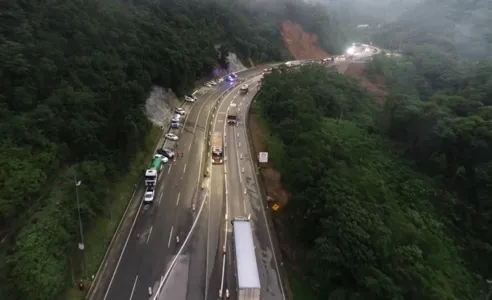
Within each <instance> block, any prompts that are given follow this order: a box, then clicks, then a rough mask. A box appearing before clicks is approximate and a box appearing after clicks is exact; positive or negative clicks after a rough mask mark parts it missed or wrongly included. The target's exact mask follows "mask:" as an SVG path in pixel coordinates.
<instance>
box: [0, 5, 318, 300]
mask: <svg viewBox="0 0 492 300" xmlns="http://www.w3.org/2000/svg"><path fill="white" fill-rule="evenodd" d="M125 2H127V1H125ZM133 2H134V4H133V5H130V4H125V3H120V2H118V1H112V0H102V1H96V0H84V1H82V0H68V1H60V0H53V1H20V0H13V1H2V2H1V3H0V11H1V15H2V22H1V24H0V65H1V68H0V69H1V72H0V80H1V82H2V84H1V85H0V116H1V118H0V130H1V135H0V136H1V143H0V165H1V166H2V168H1V172H0V190H1V197H0V232H1V233H2V236H1V238H2V239H3V241H2V243H1V245H0V281H1V282H2V284H0V299H29V300H44V299H46V300H53V299H55V298H56V297H57V295H58V294H59V293H60V292H62V291H63V290H64V289H65V287H66V286H67V284H68V283H69V282H71V280H70V278H71V276H70V268H69V266H70V265H72V266H74V265H77V264H78V261H77V260H75V261H72V260H71V258H72V256H71V255H70V254H73V253H76V252H77V251H76V248H77V242H78V237H77V230H78V224H77V210H76V202H75V191H74V186H73V185H74V177H75V175H77V179H79V180H82V181H83V184H82V185H81V186H80V188H79V194H80V202H81V211H82V220H83V223H84V227H85V228H86V229H87V228H90V227H91V226H90V225H91V224H92V223H93V222H94V220H95V219H96V218H97V217H98V216H104V215H108V214H112V213H113V212H111V211H108V210H109V208H110V207H111V206H110V203H109V199H108V195H110V193H111V192H112V191H111V188H112V187H113V186H114V184H117V181H118V180H119V179H120V178H122V177H124V175H125V174H126V173H127V172H129V169H130V162H131V161H132V160H133V159H134V157H135V155H136V153H137V151H140V150H142V149H141V148H142V147H143V144H144V142H145V141H146V137H147V136H148V134H149V131H150V130H151V124H150V123H149V122H148V121H147V119H146V117H145V116H144V114H143V104H144V101H145V98H146V96H147V94H148V92H149V90H150V87H151V85H152V84H157V85H160V86H164V87H169V88H172V89H173V90H174V91H175V92H176V93H177V94H178V95H182V94H183V93H185V92H186V91H187V90H189V89H190V88H192V87H193V84H194V82H195V80H196V79H197V78H200V77H202V76H204V75H208V74H210V73H211V71H212V70H213V69H214V68H217V67H218V66H219V63H222V64H224V60H223V58H224V55H223V54H224V53H225V52H227V50H230V51H233V52H235V53H237V54H238V56H239V57H240V58H241V59H243V61H245V62H246V63H248V62H249V60H250V59H251V60H252V61H253V62H254V63H260V62H265V61H278V60H284V59H289V58H290V57H289V56H288V55H287V54H286V50H285V49H284V45H283V41H282V38H281V36H280V28H279V24H278V22H279V20H277V19H273V20H267V19H265V18H264V17H258V18H248V17H246V16H245V8H244V7H242V6H240V5H238V2H237V1H229V0H227V1H225V0H224V1H221V0H217V1H212V0H187V1H178V0H167V1H151V0H140V1H133ZM296 17H297V18H298V19H299V20H301V19H302V18H309V17H310V16H307V15H302V14H297V15H296ZM299 20H294V21H299ZM301 21H302V20H301ZM217 45H221V46H222V47H220V52H221V54H219V53H218V51H217V50H216V49H215V46H217ZM154 134H155V133H154ZM147 144H148V143H147ZM138 167H139V168H144V166H138ZM133 172H135V170H133ZM128 186H130V188H129V187H128ZM53 187H54V188H53ZM126 188H127V189H132V188H133V183H131V184H127V186H126ZM130 194H131V192H130ZM129 196H130V195H125V197H123V196H121V197H119V198H122V199H128V197H129ZM120 201H126V200H120ZM123 207H124V206H123ZM116 217H119V216H116ZM108 234H111V233H108ZM101 243H102V241H101ZM91 264H97V262H95V261H92V262H91ZM77 269H79V268H78V267H76V270H75V271H76V274H75V275H76V277H77V278H80V277H79V274H78V273H77V271H78V270H77ZM93 269H97V266H96V267H95V268H94V267H93V268H92V269H91V271H92V272H93V271H95V270H93ZM89 275H90V274H89Z"/></svg>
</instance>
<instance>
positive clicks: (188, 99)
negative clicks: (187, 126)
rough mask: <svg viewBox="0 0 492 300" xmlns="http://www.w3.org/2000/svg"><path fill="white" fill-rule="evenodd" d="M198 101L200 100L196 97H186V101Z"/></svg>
mask: <svg viewBox="0 0 492 300" xmlns="http://www.w3.org/2000/svg"><path fill="white" fill-rule="evenodd" d="M196 100H198V99H197V98H196V97H195V96H192V95H186V96H185V101H188V102H195V101H196Z"/></svg>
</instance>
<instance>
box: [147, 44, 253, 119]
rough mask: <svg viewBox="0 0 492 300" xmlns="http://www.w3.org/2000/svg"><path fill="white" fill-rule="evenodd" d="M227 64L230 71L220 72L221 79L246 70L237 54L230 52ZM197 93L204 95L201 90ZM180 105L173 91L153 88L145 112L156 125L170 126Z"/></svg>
mask: <svg viewBox="0 0 492 300" xmlns="http://www.w3.org/2000/svg"><path fill="white" fill-rule="evenodd" d="M227 62H228V63H229V69H228V70H222V71H221V72H220V73H221V74H215V75H217V76H219V77H220V76H224V75H226V74H229V73H232V72H239V71H242V70H245V69H246V67H245V66H244V65H243V64H242V63H241V61H240V60H239V59H238V58H237V55H236V54H235V53H231V52H229V55H228V56H227ZM214 73H215V72H214ZM214 77H215V76H214ZM197 93H198V94H202V93H201V90H200V89H199V90H198V91H197ZM180 105H181V101H180V100H179V99H178V97H177V96H176V95H175V94H174V93H173V91H172V90H171V89H166V88H163V87H160V86H153V87H152V90H151V91H150V94H149V97H148V98H147V100H146V101H145V109H144V111H145V115H146V116H147V118H148V119H149V120H150V121H151V122H152V123H154V124H155V125H157V126H168V125H169V124H170V123H171V119H172V116H173V114H174V108H175V107H179V106H180Z"/></svg>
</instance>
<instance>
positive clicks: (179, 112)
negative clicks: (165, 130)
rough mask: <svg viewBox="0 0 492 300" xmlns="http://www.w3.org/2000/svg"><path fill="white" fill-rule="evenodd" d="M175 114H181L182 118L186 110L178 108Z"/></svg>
mask: <svg viewBox="0 0 492 300" xmlns="http://www.w3.org/2000/svg"><path fill="white" fill-rule="evenodd" d="M174 112H175V113H177V114H180V115H182V116H183V115H184V114H185V110H184V109H182V108H181V107H176V108H175V109H174Z"/></svg>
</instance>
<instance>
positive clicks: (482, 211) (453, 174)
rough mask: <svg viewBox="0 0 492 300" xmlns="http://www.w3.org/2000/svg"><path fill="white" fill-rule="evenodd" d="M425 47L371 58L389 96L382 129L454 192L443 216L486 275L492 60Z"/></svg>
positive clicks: (491, 175)
mask: <svg viewBox="0 0 492 300" xmlns="http://www.w3.org/2000/svg"><path fill="white" fill-rule="evenodd" d="M431 50H432V48H427V47H414V48H412V51H409V52H408V55H407V56H405V57H404V58H402V59H400V60H393V59H389V58H386V57H377V58H375V59H374V61H373V63H372V64H371V65H370V71H371V73H372V74H382V75H383V76H384V78H385V80H386V82H388V83H389V84H388V86H389V87H390V89H391V91H392V93H393V94H392V95H391V97H390V98H389V100H388V104H387V110H386V114H385V118H384V120H383V122H385V123H387V124H388V128H390V129H389V130H388V134H389V135H390V136H392V138H393V139H394V140H396V141H398V145H399V146H400V147H401V148H402V151H404V155H405V156H406V157H407V158H408V159H411V160H412V161H415V163H416V165H418V166H419V167H420V169H421V170H423V171H425V172H426V173H428V174H430V175H433V176H435V177H436V178H437V179H439V182H440V183H441V184H442V185H443V186H444V187H446V188H447V190H448V191H449V192H450V194H452V195H454V197H456V199H455V203H453V205H449V204H447V205H445V206H444V207H443V208H442V209H445V210H444V211H443V213H445V214H446V216H447V217H448V220H449V221H450V226H452V228H453V231H454V233H455V235H456V236H457V237H459V239H460V240H461V244H462V245H463V253H464V254H465V255H466V258H467V261H468V262H469V263H470V264H471V265H472V267H473V269H474V270H479V272H480V273H481V274H482V275H483V276H484V277H486V278H489V277H490V276H491V275H492V273H491V272H490V266H491V263H492V261H490V259H489V257H490V256H491V254H492V252H491V251H492V244H491V240H492V239H491V238H492V236H491V235H490V233H489V231H488V230H487V228H488V225H489V224H490V222H491V218H490V214H491V212H492V207H491V205H490V203H489V202H490V200H489V199H490V198H489V195H490V194H491V193H492V189H491V186H490V181H491V178H492V169H491V166H492V157H491V156H490V154H489V152H490V149H489V147H491V146H492V115H491V113H490V112H491V109H490V105H492V102H491V95H492V64H491V63H490V62H481V63H478V64H467V63H466V62H460V61H457V60H455V59H452V57H450V56H446V55H444V54H442V53H440V52H438V51H436V50H434V51H431ZM397 78H401V80H400V79H398V80H397ZM422 100H425V102H422ZM409 128H412V130H409Z"/></svg>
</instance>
